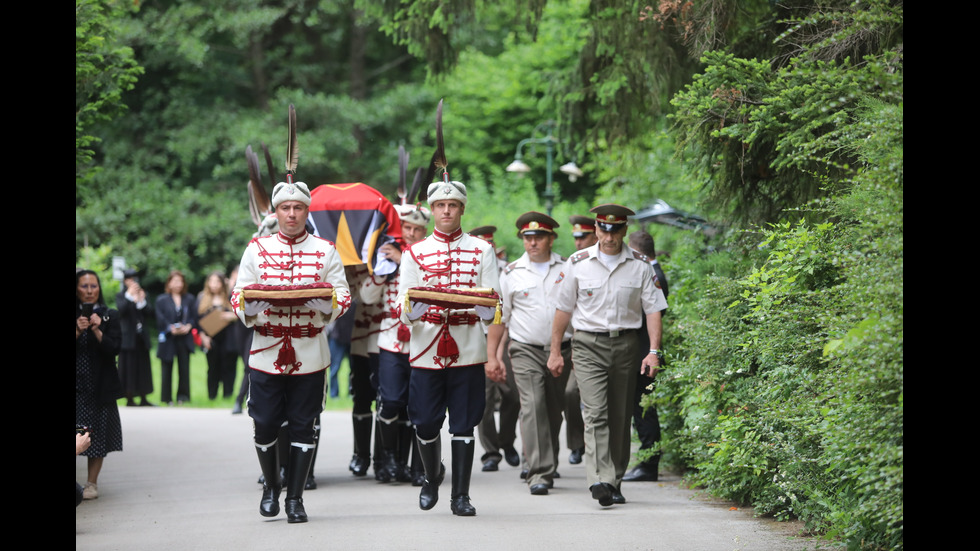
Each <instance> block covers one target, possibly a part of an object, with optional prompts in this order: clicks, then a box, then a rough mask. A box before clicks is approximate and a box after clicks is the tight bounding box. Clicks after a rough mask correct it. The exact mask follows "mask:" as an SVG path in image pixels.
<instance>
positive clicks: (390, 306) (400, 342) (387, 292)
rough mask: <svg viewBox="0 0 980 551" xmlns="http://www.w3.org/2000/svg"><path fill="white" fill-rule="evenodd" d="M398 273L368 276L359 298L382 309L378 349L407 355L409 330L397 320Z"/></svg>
mask: <svg viewBox="0 0 980 551" xmlns="http://www.w3.org/2000/svg"><path fill="white" fill-rule="evenodd" d="M399 279H400V277H399V273H396V274H395V275H392V276H377V275H374V276H368V277H367V278H365V279H364V283H362V284H361V298H362V299H363V300H364V301H365V302H370V303H372V304H379V305H381V308H382V312H383V313H382V316H381V325H380V327H379V328H378V348H379V349H381V350H387V351H388V352H395V353H398V354H407V353H408V343H409V340H410V339H411V335H412V334H411V329H409V327H408V326H407V325H405V324H404V323H402V321H401V320H400V319H399V313H400V312H401V310H399V309H397V308H396V307H397V306H398V281H399Z"/></svg>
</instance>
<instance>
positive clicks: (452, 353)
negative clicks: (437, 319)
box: [436, 325, 459, 358]
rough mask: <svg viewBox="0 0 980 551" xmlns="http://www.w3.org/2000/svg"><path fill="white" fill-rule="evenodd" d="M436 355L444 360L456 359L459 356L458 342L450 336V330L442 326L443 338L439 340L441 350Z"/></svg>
mask: <svg viewBox="0 0 980 551" xmlns="http://www.w3.org/2000/svg"><path fill="white" fill-rule="evenodd" d="M436 353H437V354H439V355H440V356H442V357H443V358H454V357H458V356H459V346H457V345H456V340H455V339H453V336H452V335H450V334H449V328H448V327H446V326H445V325H444V326H442V336H441V337H440V338H439V348H438V349H437V350H436Z"/></svg>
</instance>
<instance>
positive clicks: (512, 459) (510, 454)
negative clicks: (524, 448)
mask: <svg viewBox="0 0 980 551" xmlns="http://www.w3.org/2000/svg"><path fill="white" fill-rule="evenodd" d="M504 459H506V460H507V464H508V465H510V466H511V467H516V466H518V465H520V464H521V456H520V454H519V453H517V450H515V449H514V446H510V447H508V448H504Z"/></svg>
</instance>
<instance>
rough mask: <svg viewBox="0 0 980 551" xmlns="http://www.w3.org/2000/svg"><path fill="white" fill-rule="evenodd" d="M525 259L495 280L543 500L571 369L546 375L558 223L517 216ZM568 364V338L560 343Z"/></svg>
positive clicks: (532, 469)
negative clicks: (498, 283) (498, 279)
mask: <svg viewBox="0 0 980 551" xmlns="http://www.w3.org/2000/svg"><path fill="white" fill-rule="evenodd" d="M516 225H517V233H518V236H519V237H520V238H521V241H522V242H523V244H524V254H523V255H521V257H520V258H518V259H517V260H516V261H514V262H512V263H510V264H509V265H508V266H507V268H505V269H504V275H503V277H502V278H501V280H500V289H501V293H500V299H501V301H502V303H503V316H502V318H501V319H502V321H503V322H504V324H505V325H506V326H507V329H508V331H509V334H510V347H509V354H510V359H511V364H512V366H513V370H514V380H515V382H516V386H517V391H518V393H519V395H520V409H521V434H522V436H523V442H524V457H525V460H526V461H527V472H528V474H527V484H528V487H529V489H530V491H531V494H532V495H547V494H548V489H549V488H551V487H552V486H553V485H554V477H555V474H556V470H557V468H558V449H559V444H558V433H559V430H560V429H561V420H562V410H563V409H564V403H565V400H564V394H565V383H566V381H567V379H568V376H569V372H570V370H568V369H564V370H562V371H561V372H559V373H551V372H550V371H549V370H548V353H549V349H550V347H551V331H550V327H551V322H552V320H553V319H554V311H555V305H554V293H553V292H552V290H553V289H554V287H555V281H556V280H557V279H558V276H559V274H560V273H561V270H562V266H563V265H564V263H565V259H563V258H562V257H561V256H560V255H559V254H558V253H555V252H552V250H551V248H552V245H553V244H554V242H555V237H556V236H557V234H556V233H555V228H557V227H558V223H557V222H555V220H554V219H553V218H551V217H550V216H548V215H546V214H542V213H540V212H527V213H524V214H522V215H521V216H520V217H519V218H518V219H517V222H516ZM561 354H562V356H563V358H564V360H565V362H566V365H567V363H568V362H569V361H570V360H571V334H566V335H565V337H564V339H563V340H562V342H561Z"/></svg>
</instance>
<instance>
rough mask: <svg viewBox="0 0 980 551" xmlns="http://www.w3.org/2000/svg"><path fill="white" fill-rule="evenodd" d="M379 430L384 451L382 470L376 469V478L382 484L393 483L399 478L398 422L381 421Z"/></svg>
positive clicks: (379, 421)
mask: <svg viewBox="0 0 980 551" xmlns="http://www.w3.org/2000/svg"><path fill="white" fill-rule="evenodd" d="M378 429H379V430H378V432H379V433H380V434H381V443H382V446H383V448H384V451H383V452H382V455H383V462H382V464H381V466H380V468H379V467H375V470H374V473H375V478H377V479H378V480H379V481H381V482H391V481H392V480H395V479H396V477H397V476H398V422H397V420H394V419H393V420H391V421H390V422H388V421H386V420H384V419H379V420H378Z"/></svg>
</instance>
